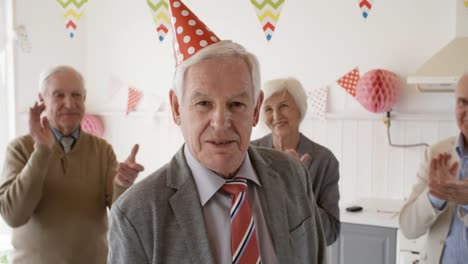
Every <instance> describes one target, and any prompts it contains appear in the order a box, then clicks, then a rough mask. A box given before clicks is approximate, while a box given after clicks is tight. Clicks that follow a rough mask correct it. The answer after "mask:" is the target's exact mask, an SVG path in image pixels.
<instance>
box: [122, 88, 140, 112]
mask: <svg viewBox="0 0 468 264" xmlns="http://www.w3.org/2000/svg"><path fill="white" fill-rule="evenodd" d="M142 95H143V94H142V92H141V91H140V90H138V89H136V88H133V87H129V88H128V102H127V113H126V115H128V113H130V112H132V111H134V110H135V106H136V105H137V104H138V101H140V98H141V96H142Z"/></svg>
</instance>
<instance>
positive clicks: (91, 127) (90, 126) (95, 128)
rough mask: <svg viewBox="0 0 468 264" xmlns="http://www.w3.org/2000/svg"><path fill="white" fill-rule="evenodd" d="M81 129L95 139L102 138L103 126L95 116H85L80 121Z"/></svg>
mask: <svg viewBox="0 0 468 264" xmlns="http://www.w3.org/2000/svg"><path fill="white" fill-rule="evenodd" d="M81 129H83V131H85V132H86V133H89V134H91V135H95V136H97V137H102V134H103V133H104V126H103V125H102V122H101V119H100V118H99V117H98V116H95V115H88V114H85V115H84V117H83V120H81Z"/></svg>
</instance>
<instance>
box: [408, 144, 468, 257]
mask: <svg viewBox="0 0 468 264" xmlns="http://www.w3.org/2000/svg"><path fill="white" fill-rule="evenodd" d="M455 145H456V137H451V138H448V139H445V140H443V141H441V142H439V143H437V144H435V145H432V146H431V147H429V148H428V149H427V150H426V151H425V153H424V160H423V162H421V167H420V168H419V171H418V174H417V177H418V182H417V183H416V184H415V185H414V186H413V191H412V193H411V195H410V197H409V199H408V201H407V202H406V204H405V205H404V206H403V208H402V210H401V213H400V227H401V231H402V232H403V234H404V235H405V236H406V237H407V238H409V239H415V238H418V237H420V236H422V235H424V234H425V233H426V232H429V233H428V237H427V242H426V247H425V249H424V251H423V252H421V263H428V264H432V263H434V264H435V263H439V262H440V258H441V255H442V250H443V247H444V243H445V239H446V238H447V235H448V231H449V228H450V224H451V222H452V217H453V210H456V209H457V210H458V209H460V208H459V206H458V205H457V204H455V203H452V202H449V203H447V205H446V206H445V207H444V209H442V211H439V210H437V209H434V208H433V207H432V204H431V201H430V200H429V198H428V196H427V181H428V175H429V163H430V161H431V159H432V158H433V157H435V156H437V155H438V154H439V153H449V154H451V155H452V158H451V160H450V164H453V163H454V162H457V161H458V154H457V153H456V151H455ZM461 212H462V211H461V210H459V212H458V216H459V217H460V219H462V221H464V223H465V225H466V226H468V215H462V213H461Z"/></svg>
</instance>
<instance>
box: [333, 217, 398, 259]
mask: <svg viewBox="0 0 468 264" xmlns="http://www.w3.org/2000/svg"><path fill="white" fill-rule="evenodd" d="M397 231H398V229H397V228H391V227H381V226H371V225H361V224H350V223H342V224H341V234H340V237H339V238H338V240H337V241H336V242H335V243H334V244H333V246H332V249H331V256H330V257H331V263H332V264H367V263H368V264H395V263H396V259H397V256H396V254H397V249H396V247H397Z"/></svg>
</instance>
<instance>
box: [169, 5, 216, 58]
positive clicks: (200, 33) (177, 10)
mask: <svg viewBox="0 0 468 264" xmlns="http://www.w3.org/2000/svg"><path fill="white" fill-rule="evenodd" d="M169 5H170V9H171V14H172V32H173V36H174V38H173V39H174V57H175V60H176V66H178V65H179V64H181V63H182V62H184V61H185V60H187V59H188V58H190V57H192V56H193V55H194V54H195V53H197V52H198V51H199V50H201V49H203V48H205V47H207V46H209V45H211V44H214V43H216V42H218V41H219V38H218V37H217V36H216V34H215V33H213V32H212V31H211V30H210V29H209V28H208V27H207V26H206V25H205V24H204V23H203V22H202V21H201V20H200V19H198V17H197V16H196V15H195V14H194V13H193V12H192V11H191V10H190V9H189V8H188V7H187V6H186V5H185V4H184V3H182V1H180V0H169Z"/></svg>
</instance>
